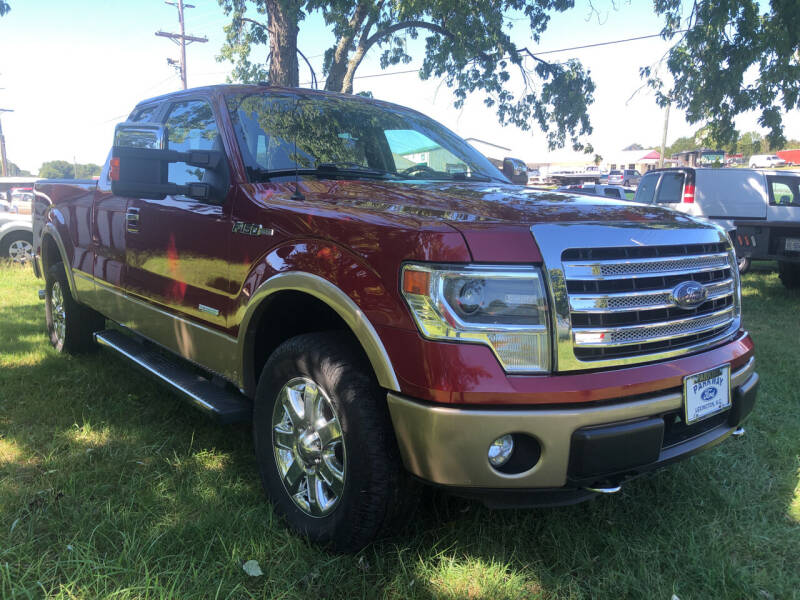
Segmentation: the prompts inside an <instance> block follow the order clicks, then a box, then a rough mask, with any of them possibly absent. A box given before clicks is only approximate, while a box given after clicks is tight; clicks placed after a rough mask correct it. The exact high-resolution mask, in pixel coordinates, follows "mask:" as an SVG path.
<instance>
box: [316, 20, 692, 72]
mask: <svg viewBox="0 0 800 600" xmlns="http://www.w3.org/2000/svg"><path fill="white" fill-rule="evenodd" d="M686 31H688V29H679V30H677V31H675V33H684V32H686ZM656 37H661V34H660V33H652V34H650V35H640V36H637V37H632V38H623V39H620V40H610V41H608V42H598V43H596V44H585V45H583V46H572V47H570V48H559V49H557V50H543V51H541V52H533V53H532V54H534V55H537V56H538V55H541V54H556V53H558V52H569V51H570V50H583V49H584V48H597V47H599V46H611V45H612V44H624V43H626V42H636V41H638V40H646V39H650V38H656ZM318 56H319V55H318ZM309 58H315V57H313V56H312V57H309ZM506 58H507V57H506ZM418 71H419V69H408V70H405V71H392V72H391V73H370V74H369V75H356V76H355V77H353V79H369V78H371V77H388V76H390V75H406V74H408V73H417V72H418ZM309 83H310V82H305V83H303V84H302V85H308V84H309Z"/></svg>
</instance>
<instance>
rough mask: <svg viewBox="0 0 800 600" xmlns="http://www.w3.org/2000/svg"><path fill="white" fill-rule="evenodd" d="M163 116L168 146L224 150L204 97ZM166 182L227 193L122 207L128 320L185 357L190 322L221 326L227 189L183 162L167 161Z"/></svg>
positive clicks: (174, 105)
mask: <svg viewBox="0 0 800 600" xmlns="http://www.w3.org/2000/svg"><path fill="white" fill-rule="evenodd" d="M164 119H165V121H164V122H165V124H166V129H167V135H168V141H167V148H168V149H169V150H178V151H187V150H215V151H222V152H224V151H225V148H224V143H223V140H222V136H221V135H220V126H219V123H218V120H217V116H216V114H215V110H214V106H213V104H212V101H211V99H210V98H207V97H196V98H191V97H190V98H185V97H183V98H177V99H175V100H173V101H172V102H171V103H170V104H169V106H168V107H167V109H166V114H165V117H164ZM169 181H170V182H171V183H176V184H185V183H187V182H190V181H202V182H205V183H211V184H212V185H215V186H218V187H219V188H220V189H223V190H224V191H225V193H226V194H227V196H226V197H225V199H224V201H222V202H216V203H210V202H201V201H198V200H194V199H190V198H187V197H185V196H167V197H166V198H164V199H163V200H155V199H147V198H131V199H130V200H129V201H128V204H127V208H126V230H125V239H126V265H125V266H126V274H125V288H126V292H127V294H128V296H129V297H130V298H131V299H132V300H133V302H134V305H135V308H136V311H137V313H136V314H137V318H136V319H135V320H134V322H132V323H131V324H130V326H131V327H132V328H133V329H135V330H137V331H139V332H140V333H142V334H143V335H145V336H147V337H150V338H152V339H155V340H156V341H159V342H161V343H163V344H164V345H166V346H167V347H170V348H174V349H177V350H178V351H180V353H181V354H183V355H187V356H188V355H191V354H192V349H191V348H185V347H184V346H186V345H187V344H189V345H191V339H192V333H191V332H192V327H191V325H192V324H193V323H196V324H198V325H201V326H210V327H212V328H215V329H223V328H224V327H225V325H226V320H227V314H228V309H229V306H230V292H231V286H230V281H229V277H228V259H229V244H230V235H231V220H230V209H231V204H232V191H231V190H232V189H233V188H232V187H231V186H230V185H229V183H228V181H227V180H224V181H222V180H220V175H219V174H218V173H215V172H212V171H210V170H206V169H202V168H197V167H190V166H188V165H186V163H172V164H170V165H169ZM136 301H139V302H138V303H137V302H136ZM144 307H149V310H147V309H146V308H144Z"/></svg>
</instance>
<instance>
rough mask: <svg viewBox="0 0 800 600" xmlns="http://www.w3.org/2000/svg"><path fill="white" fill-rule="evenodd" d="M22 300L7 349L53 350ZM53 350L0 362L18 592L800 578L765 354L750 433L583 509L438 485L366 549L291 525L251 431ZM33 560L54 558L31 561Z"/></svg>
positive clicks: (611, 589)
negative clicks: (521, 504) (519, 506)
mask: <svg viewBox="0 0 800 600" xmlns="http://www.w3.org/2000/svg"><path fill="white" fill-rule="evenodd" d="M745 285H746V286H747V287H750V288H752V289H754V290H757V291H758V300H756V299H755V298H752V299H750V300H747V299H746V301H745V306H746V307H747V306H748V304H750V305H751V309H752V310H753V311H754V312H755V311H756V310H757V309H758V311H759V314H758V315H754V317H753V323H754V326H755V327H758V328H759V331H762V330H763V328H764V327H766V326H767V324H766V320H767V317H768V316H769V317H774V316H776V315H779V316H781V318H787V317H790V316H792V315H793V314H795V313H794V312H792V311H793V310H794V308H796V303H794V304H793V303H791V302H790V301H789V300H787V298H788V297H787V296H786V294H785V293H784V291H783V288H782V286H780V284H779V283H777V284H776V281H775V278H774V276H768V275H762V274H757V276H754V277H749V276H748V278H747V279H746V281H745ZM793 307H794V308H793ZM19 308H20V309H21V310H20V311H19V312H17V309H14V310H13V311H12V312H11V313H10V315H11V316H14V315H16V321H15V322H12V323H11V325H8V324H7V321H0V327H1V328H2V332H3V340H4V341H3V344H5V340H7V339H10V340H11V343H12V344H16V345H17V346H16V350H15V351H16V352H27V351H32V350H36V348H37V345H41V347H42V348H47V346H46V339H45V338H44V333H43V327H42V321H43V319H42V315H41V306H40V305H36V304H33V305H22V306H21V307H19ZM4 312H7V311H2V312H0V318H3V317H4V316H9V315H4V314H3V313H4ZM762 320H763V321H764V323H762ZM6 331H10V332H12V335H11V337H6V336H5V333H6ZM37 335H41V342H38V343H37V342H36V341H34V340H35V339H36V338H35V336H37ZM775 335H776V336H780V335H783V336H786V339H784V338H780V342H779V344H778V345H779V346H784V345H786V344H788V338H790V337H791V336H792V331H791V330H787V328H786V327H785V326H784V327H782V328H780V327H779V328H778V330H777V331H776V332H775ZM28 340H31V341H28ZM42 352H43V355H42V358H41V359H40V360H38V362H35V363H34V364H19V365H17V366H14V367H9V368H6V369H3V370H1V371H0V390H2V396H0V443H2V444H6V446H5V449H6V450H5V451H6V454H5V457H6V460H3V456H0V507H1V508H0V549H2V550H0V552H2V553H3V556H2V557H0V562H3V563H8V564H9V565H10V567H9V571H8V572H9V573H10V575H9V577H10V579H11V581H13V582H14V586H15V587H14V589H15V590H17V591H19V590H23V589H24V590H31V592H32V593H33V590H38V589H39V588H38V587H37V586H36V582H37V581H44V582H45V584H46V585H47V586H56V587H55V588H51V589H56V590H57V589H58V588H57V585H60V584H61V583H64V582H67V583H74V584H75V585H77V586H78V587H79V588H80V589H81V590H82V591H83V594H84V595H85V596H87V597H93V596H106V595H111V594H112V593H113V592H115V591H118V590H119V589H122V588H126V586H127V588H129V589H137V590H140V592H141V590H143V589H147V586H148V585H150V586H157V585H161V586H163V588H162V589H171V590H173V592H172V593H173V594H174V595H177V596H182V597H203V596H212V595H214V593H212V590H215V591H217V590H221V592H222V593H221V596H223V597H224V596H225V595H239V596H256V597H260V596H285V597H309V596H310V595H315V596H318V597H378V596H389V597H396V598H406V597H440V598H463V597H473V598H506V597H508V598H512V597H513V598H524V597H530V598H540V597H575V598H578V597H631V598H638V597H661V598H668V597H670V594H671V593H675V594H676V595H678V596H679V597H681V598H684V597H696V598H716V597H742V598H744V597H767V598H768V597H770V596H772V597H775V598H781V597H792V594H794V593H795V590H796V588H795V587H793V583H792V582H793V579H792V577H793V575H792V574H793V573H794V571H793V570H792V569H791V567H790V565H791V564H792V561H793V560H795V559H796V556H797V555H798V552H800V543H798V537H800V536H798V535H797V533H798V526H797V524H796V522H793V521H790V520H789V519H787V516H786V515H787V509H788V506H789V504H790V503H791V502H792V497H793V494H794V490H795V487H796V485H797V471H796V470H797V465H796V431H797V428H798V418H797V416H796V400H797V398H798V396H797V394H796V390H797V389H800V378H798V373H797V370H795V371H794V373H793V374H792V373H788V374H785V375H784V374H782V377H783V378H784V381H783V382H782V383H781V384H780V386H779V385H778V384H777V383H776V379H777V377H776V374H777V373H778V371H777V366H776V363H775V364H764V365H763V366H760V369H761V374H762V378H763V381H764V389H765V390H766V391H767V392H768V394H767V396H766V397H767V398H769V402H764V401H763V400H764V398H765V396H764V395H762V402H761V403H760V404H759V406H758V408H757V412H756V414H755V415H754V416H753V419H752V420H751V422H750V423H749V424H748V435H747V436H746V437H745V438H743V439H740V440H728V441H726V442H725V443H723V444H722V445H721V446H720V447H718V448H716V449H714V450H712V451H710V452H707V453H704V454H702V455H700V456H698V457H695V458H694V459H692V460H690V461H688V462H685V463H682V464H679V465H675V466H673V467H670V468H668V469H666V470H664V471H661V472H658V473H656V474H654V475H652V476H649V477H647V478H642V479H639V480H636V481H635V482H631V483H630V484H629V485H627V486H626V487H625V489H624V491H623V493H622V494H620V495H619V496H616V497H609V498H600V499H598V500H597V501H594V502H589V503H585V504H582V505H577V506H570V507H563V508H555V509H534V510H514V511H490V510H487V509H485V508H483V507H482V506H481V505H479V504H477V503H473V502H468V501H462V500H459V499H453V498H448V497H445V496H443V495H441V494H429V493H425V494H424V495H423V506H422V508H421V510H420V512H419V513H418V514H417V515H416V517H415V519H414V520H413V521H412V522H411V523H409V524H408V525H407V526H406V527H405V528H404V529H403V530H401V531H398V532H397V533H396V534H395V535H393V536H392V537H391V538H390V539H387V540H385V541H382V542H380V543H377V544H374V545H372V546H371V547H369V548H367V549H365V550H364V551H363V552H362V553H361V555H360V556H359V557H356V558H353V557H344V556H332V555H330V554H328V553H326V552H325V551H324V550H322V549H320V548H318V547H315V546H313V545H310V544H308V543H306V542H305V541H303V540H302V539H300V538H299V537H297V536H293V535H291V534H288V533H287V532H286V531H285V530H284V529H283V528H282V525H281V523H280V520H279V519H277V518H276V517H275V516H274V514H273V512H272V510H271V508H270V507H269V505H267V504H266V502H265V501H264V499H263V495H262V492H261V489H260V483H259V481H258V476H257V471H256V467H255V462H254V459H253V454H252V445H251V442H250V436H249V431H248V429H247V428H230V427H221V426H218V425H216V424H214V423H211V422H209V421H207V420H206V418H205V417H203V416H202V415H200V414H199V413H196V412H195V411H193V410H191V409H189V408H188V407H187V406H186V405H185V403H184V402H183V401H182V400H180V399H179V398H177V397H176V396H174V395H173V394H172V393H170V392H166V391H165V390H164V388H162V387H161V386H159V385H158V384H156V383H154V382H153V381H152V380H150V379H149V378H147V377H146V376H144V375H142V374H140V373H138V372H137V371H135V370H134V369H132V368H131V367H130V365H129V364H127V363H125V362H124V361H122V360H121V359H118V358H117V357H115V356H112V355H110V354H108V353H103V352H99V353H96V354H92V355H87V356H81V357H67V356H59V355H56V354H55V353H54V352H53V351H51V350H50V349H49V348H48V349H43V350H42ZM781 373H783V372H782V371H781ZM781 386H783V387H781ZM792 390H794V391H795V393H794V395H793V396H792V395H791V392H792ZM793 409H794V412H792V410H793ZM0 447H3V446H0ZM15 523H16V525H14V524H15ZM12 529H13V531H11V530H12ZM67 545H69V546H70V547H71V548H73V550H71V551H69V552H75V553H76V555H78V556H80V557H81V558H80V560H77V559H74V558H70V557H71V556H72V555H69V554H67V551H66V550H64V549H65V548H66V547H67ZM37 556H43V557H45V559H46V560H43V562H42V564H41V565H40V566H36V567H35V568H33V569H31V568H29V569H28V570H27V571H26V570H24V569H23V566H22V565H26V564H27V565H30V564H32V563H33V564H36V563H35V560H36V559H35V557H37ZM252 558H255V559H258V560H259V562H260V565H261V568H262V569H263V571H264V573H265V575H264V576H263V577H262V578H253V579H247V578H245V577H244V576H243V574H242V571H241V568H240V565H241V562H242V561H243V560H248V559H252ZM361 559H364V560H363V561H362V560H361ZM48 565H54V566H48ZM87 565H88V566H87ZM144 572H150V573H155V574H158V576H159V577H160V578H161V583H154V582H153V581H149V580H147V579H145V578H143V576H142V573H144ZM102 573H113V574H114V575H113V577H112V578H108V577H105V578H103V577H101V574H102ZM0 577H2V575H0ZM170 586H172V587H170ZM153 589H155V587H154V588H153ZM331 590H334V591H333V592H332V591H331ZM762 592H765V593H766V594H768V595H765V594H764V593H762ZM141 595H146V594H141ZM167 595H169V594H167Z"/></svg>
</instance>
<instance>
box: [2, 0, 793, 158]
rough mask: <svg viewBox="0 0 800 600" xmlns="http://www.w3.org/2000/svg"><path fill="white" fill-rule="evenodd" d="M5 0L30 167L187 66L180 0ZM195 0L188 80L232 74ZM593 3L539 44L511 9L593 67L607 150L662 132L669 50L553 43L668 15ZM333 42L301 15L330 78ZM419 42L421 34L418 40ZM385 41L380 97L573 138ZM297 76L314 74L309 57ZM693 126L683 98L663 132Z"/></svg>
mask: <svg viewBox="0 0 800 600" xmlns="http://www.w3.org/2000/svg"><path fill="white" fill-rule="evenodd" d="M8 2H9V4H10V5H11V12H10V13H8V14H7V15H6V16H5V17H0V88H2V89H0V108H7V109H13V110H14V112H13V113H2V115H0V116H1V117H2V126H3V132H4V134H5V137H6V148H7V155H8V159H9V160H10V161H12V162H14V163H16V164H17V165H18V166H19V167H20V168H22V169H27V170H29V171H31V172H34V173H35V172H36V171H37V170H38V169H39V167H40V165H41V164H42V162H45V161H49V160H59V159H60V160H67V161H73V160H75V161H76V162H78V163H89V162H94V163H98V164H102V163H103V162H104V160H105V157H106V155H107V153H108V150H109V147H110V144H111V139H112V135H113V131H114V125H115V124H116V123H118V122H120V121H124V120H125V118H126V116H127V115H128V113H129V112H130V110H131V108H133V106H134V105H135V104H136V103H137V102H138V101H140V100H142V99H144V98H148V97H152V96H156V95H159V94H163V93H167V92H170V91H174V90H177V89H180V86H181V83H180V78H179V76H178V74H177V73H176V72H175V69H174V68H173V67H171V66H169V65H168V64H167V58H173V59H177V58H178V46H177V45H176V44H174V43H173V42H171V41H170V40H168V39H166V38H162V37H156V36H155V32H156V31H159V30H162V31H177V27H178V22H177V21H178V20H177V10H176V9H175V7H173V6H170V5H167V4H165V3H164V2H163V0H72V1H71V2H63V0H8ZM191 2H192V4H194V5H195V8H192V9H187V10H186V31H187V33H190V34H193V35H200V36H202V35H205V36H207V37H208V40H209V41H208V43H204V44H200V43H195V44H190V45H189V46H188V47H187V64H188V69H187V72H188V82H189V86H190V87H193V86H200V85H209V84H216V83H225V82H226V77H227V76H228V74H229V72H230V69H231V65H230V64H229V63H225V62H218V61H217V60H216V57H217V56H218V55H219V53H220V48H221V47H222V45H223V42H224V32H223V27H224V25H225V24H226V22H227V19H226V17H225V16H224V14H223V12H222V9H221V8H220V7H219V4H218V3H217V0H191ZM593 4H594V6H595V7H597V8H599V9H600V14H599V15H598V14H597V13H595V14H591V12H590V10H589V2H588V0H576V7H575V8H574V9H573V10H570V11H568V12H566V13H560V14H555V15H554V16H553V18H552V20H551V22H550V26H549V27H548V30H547V31H546V32H545V33H544V34H543V35H542V38H541V40H540V41H539V43H538V44H536V43H534V42H533V41H532V39H531V36H530V32H529V30H527V28H526V22H525V20H520V21H511V23H512V24H513V25H514V27H513V29H512V33H511V35H512V38H513V39H514V41H515V42H516V43H517V44H518V45H519V46H528V47H529V48H530V49H531V50H532V51H533V52H534V53H539V54H540V55H541V56H543V58H545V59H547V60H567V59H570V58H575V59H578V60H580V61H581V62H582V63H583V64H584V66H585V67H586V68H587V69H589V70H590V72H591V75H592V78H593V79H594V81H595V84H596V86H597V87H596V91H595V94H594V95H595V102H594V104H593V105H592V106H591V107H590V111H589V114H590V117H591V121H592V125H593V127H594V133H593V134H592V136H591V137H590V138H589V141H590V142H591V143H592V145H593V146H594V148H595V151H597V152H598V153H600V154H601V155H605V156H609V155H611V154H613V153H614V152H616V151H618V150H621V149H622V148H623V147H625V146H627V145H629V144H632V143H640V144H643V145H647V146H652V145H658V144H660V141H661V135H662V129H663V125H664V113H663V109H661V108H659V107H658V106H657V105H656V103H655V100H654V97H653V95H652V93H650V92H649V91H648V90H646V89H640V88H641V87H642V81H641V80H640V78H639V68H640V67H642V66H646V65H652V64H654V63H656V62H657V61H658V60H659V59H660V58H661V57H662V56H663V55H664V53H665V52H666V51H667V48H668V44H667V43H666V42H664V41H663V40H661V39H660V38H650V39H645V40H638V41H630V42H624V43H617V44H610V45H606V46H601V47H595V48H588V49H583V50H571V51H568V52H557V53H551V52H550V51H553V50H559V49H563V48H570V47H574V46H581V45H586V44H595V43H601V42H608V41H614V40H621V39H626V38H632V37H638V36H644V35H651V34H655V33H658V32H659V30H660V29H661V26H662V23H661V21H660V20H659V19H658V18H657V17H656V16H655V15H654V14H653V11H652V3H651V2H650V1H649V0H630V2H625V1H624V0H616V1H615V2H613V3H612V0H594V2H593ZM615 5H616V7H617V8H616V9H615V8H614V6H615ZM252 16H254V17H256V16H257V15H255V14H254V15H252ZM422 33H424V32H421V36H420V37H423V35H422ZM332 43H333V37H332V36H331V34H330V32H329V31H328V30H327V28H326V27H325V25H324V23H323V22H322V19H321V18H320V17H319V16H318V15H311V16H310V17H309V18H308V19H307V20H305V21H303V22H302V23H301V29H300V35H299V39H298V46H299V48H300V49H301V51H302V52H303V53H304V54H305V55H306V56H307V57H308V58H309V59H310V61H311V63H312V65H313V66H314V68H315V70H316V73H317V77H318V79H320V80H322V79H323V75H322V54H323V53H324V51H325V49H326V48H328V47H329V46H330V45H331V44H332ZM420 44H421V42H418V43H417V44H416V45H412V46H411V48H412V51H413V50H414V49H416V48H420V47H421V45H420ZM266 54H267V50H266V48H263V47H262V48H259V49H257V50H256V51H255V52H254V55H253V56H254V57H258V56H261V57H263V58H264V59H265V58H266ZM379 54H380V50H379V49H377V48H376V49H374V50H373V51H372V52H370V54H368V55H367V57H366V59H365V61H364V63H362V65H361V66H360V68H359V71H358V73H357V75H358V76H360V77H358V78H357V79H356V81H355V83H354V87H355V90H354V91H356V92H358V91H365V90H368V91H370V92H372V94H373V95H374V97H375V98H379V99H382V100H387V101H390V102H396V103H398V104H402V105H405V106H409V107H411V108H414V109H416V110H418V111H420V112H422V113H425V114H427V115H428V116H430V117H432V118H434V119H436V120H437V121H440V122H442V123H444V124H445V125H446V126H447V127H449V128H450V129H452V130H454V131H455V132H456V133H458V134H459V135H461V136H462V137H464V138H478V139H481V140H485V141H487V142H490V143H493V144H497V145H501V146H505V147H508V148H510V149H511V153H510V154H511V155H513V156H517V157H520V158H522V159H523V160H526V161H528V162H540V161H543V160H545V159H546V157H547V156H551V157H552V156H555V157H557V159H564V158H566V157H567V156H568V155H571V154H572V152H571V151H568V150H561V151H556V152H555V153H549V152H548V150H547V143H546V140H545V136H544V134H543V133H542V132H541V131H539V130H538V129H536V128H534V129H531V130H530V131H522V130H519V129H517V128H515V127H502V126H500V125H499V123H498V122H497V119H496V117H495V115H494V113H493V111H492V110H491V109H487V108H486V107H485V106H484V104H483V102H482V98H481V97H480V95H479V94H475V95H473V96H472V97H470V98H469V99H468V100H467V102H466V104H465V105H464V106H463V107H462V108H461V109H455V108H454V107H453V99H454V97H453V95H452V94H451V92H450V90H449V89H448V88H447V86H446V85H445V84H444V83H443V82H442V81H441V80H429V81H422V80H420V79H419V77H418V75H417V74H416V73H408V74H396V75H388V76H379V77H364V76H366V75H376V74H380V73H390V72H395V71H406V70H409V69H413V68H415V67H418V66H419V65H420V63H421V57H422V54H421V52H416V54H413V55H414V56H415V60H414V61H413V62H412V63H411V64H409V65H398V66H396V67H390V68H389V69H387V70H386V71H381V69H380V65H379V63H378V58H379ZM300 81H301V84H308V82H309V81H310V76H309V72H308V70H307V69H306V68H303V67H302V66H301V73H300ZM513 84H514V82H513V81H512V85H513ZM637 90H639V91H638V92H637ZM635 92H636V93H635ZM798 113H800V111H793V112H792V113H791V114H788V115H785V134H786V136H787V137H789V138H795V139H797V138H800V114H798ZM737 124H738V126H739V129H740V130H741V131H750V130H756V131H758V130H760V128H759V127H758V125H757V118H756V115H755V114H746V115H742V116H741V117H740V118H739V120H738V121H737ZM697 127H698V125H694V126H692V125H689V124H688V123H687V122H686V120H685V118H684V115H683V114H681V112H680V111H677V110H675V109H673V110H672V111H671V114H670V121H669V131H668V136H667V143H668V144H669V143H671V142H672V141H674V140H675V139H676V138H678V137H681V136H685V135H689V134H691V133H692V132H693V131H694V130H695V129H697Z"/></svg>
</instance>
